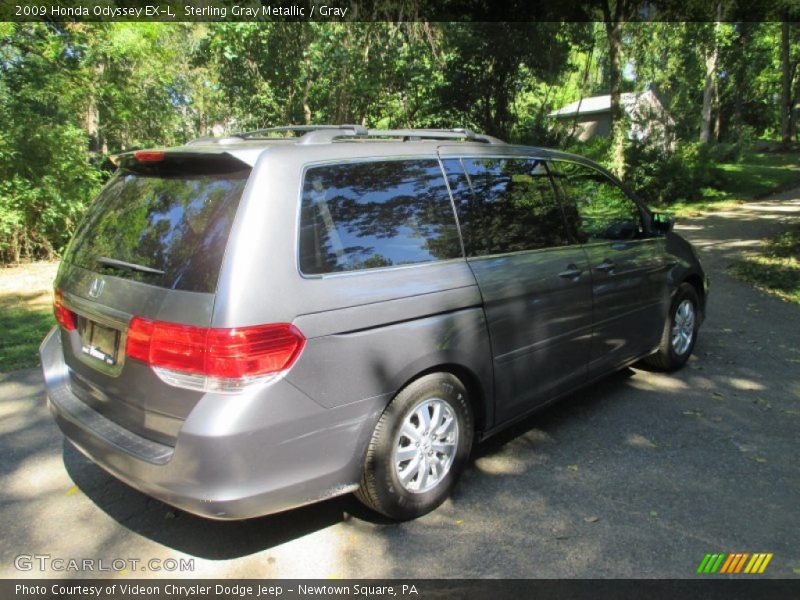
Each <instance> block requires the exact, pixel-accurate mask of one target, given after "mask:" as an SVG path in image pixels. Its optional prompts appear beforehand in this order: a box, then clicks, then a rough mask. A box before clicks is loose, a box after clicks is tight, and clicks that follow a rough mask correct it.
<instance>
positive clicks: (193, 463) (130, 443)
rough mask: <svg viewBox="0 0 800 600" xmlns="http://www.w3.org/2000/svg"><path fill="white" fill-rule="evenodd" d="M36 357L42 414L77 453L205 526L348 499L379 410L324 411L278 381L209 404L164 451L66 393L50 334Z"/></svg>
mask: <svg viewBox="0 0 800 600" xmlns="http://www.w3.org/2000/svg"><path fill="white" fill-rule="evenodd" d="M40 353H41V359H42V368H43V371H44V375H45V383H46V387H47V396H48V405H49V407H50V410H51V412H52V414H53V416H54V418H55V421H56V423H57V424H58V426H59V427H60V428H61V430H62V431H63V432H64V434H65V435H66V437H67V438H68V439H69V440H70V442H72V444H73V445H74V446H75V447H77V448H78V450H80V451H81V452H82V453H83V454H84V455H86V456H87V457H88V458H89V459H90V460H92V461H93V462H94V463H95V464H97V465H99V466H100V467H102V468H103V469H105V470H106V471H108V472H109V473H111V474H112V475H114V476H115V477H117V478H118V479H120V480H122V481H123V482H125V483H127V484H128V485H130V486H131V487H133V488H135V489H137V490H139V491H141V492H143V493H145V494H148V495H150V496H153V497H155V498H158V499H159V500H162V501H164V502H166V503H168V504H171V505H173V506H176V507H179V508H181V509H183V510H186V511H187V512H190V513H193V514H196V515H200V516H203V517H208V518H213V519H224V520H227V519H247V518H251V517H258V516H262V515H266V514H270V513H275V512H280V511H283V510H287V509H290V508H294V507H297V506H301V505H304V504H309V503H312V502H316V501H318V500H322V499H325V498H330V497H333V496H337V495H340V494H344V493H347V492H349V491H352V490H353V489H355V488H356V487H357V485H358V481H359V479H360V474H361V466H362V464H363V458H364V452H365V451H366V446H367V443H368V441H369V438H370V436H371V433H372V430H373V429H374V426H375V423H377V420H378V418H379V417H380V413H381V412H382V410H383V408H384V406H385V402H386V398H383V397H378V398H371V399H368V400H364V401H360V402H355V403H353V404H349V405H345V406H342V407H337V408H334V409H328V408H324V407H322V406H320V405H318V404H317V403H315V402H313V401H312V400H311V399H310V398H308V396H306V395H305V394H303V393H302V392H300V391H299V390H298V389H297V388H295V387H294V386H292V385H291V384H290V383H288V382H287V381H286V380H284V379H281V380H278V381H275V382H274V383H272V384H271V385H269V386H267V387H265V388H261V389H259V390H254V391H253V392H252V393H247V394H244V395H216V394H207V395H206V396H205V397H204V398H203V399H202V400H201V401H200V402H199V403H198V404H197V405H196V406H195V408H194V409H193V410H192V412H191V414H190V415H189V417H188V418H187V419H186V421H185V422H184V424H183V426H182V427H181V430H180V432H179V434H178V437H177V441H176V443H175V446H174V447H171V446H166V445H163V444H160V443H157V442H154V441H152V440H149V439H147V438H144V437H142V436H139V435H137V434H135V433H133V432H131V431H128V430H127V429H124V428H123V427H121V426H120V425H118V424H117V423H115V422H114V421H111V420H109V419H107V418H106V417H104V416H103V415H101V414H100V413H98V412H97V411H95V410H94V409H92V408H90V407H89V406H87V405H86V404H84V403H83V402H81V400H80V399H78V398H77V397H76V396H75V395H74V394H73V393H72V392H71V390H70V388H69V384H68V373H67V366H66V364H65V363H64V360H63V354H62V349H61V336H60V331H59V329H58V328H57V327H56V328H55V329H53V331H51V332H50V334H48V336H47V338H45V341H44V342H43V343H42V347H41V350H40Z"/></svg>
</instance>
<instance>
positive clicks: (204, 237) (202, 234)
mask: <svg viewBox="0 0 800 600" xmlns="http://www.w3.org/2000/svg"><path fill="white" fill-rule="evenodd" d="M249 173H250V171H249V169H245V170H241V171H236V172H232V173H230V172H229V173H223V174H218V175H211V174H196V173H191V174H183V175H181V174H169V175H154V174H143V173H134V172H132V171H128V170H125V169H122V170H120V171H118V172H117V174H116V175H115V176H114V177H113V178H112V179H111V181H110V182H109V183H108V184H107V185H106V187H105V188H104V189H103V191H102V192H101V193H100V195H99V196H98V198H97V200H96V201H95V202H94V204H93V205H92V206H91V208H90V209H89V212H88V214H87V215H86V218H85V219H84V221H83V223H82V224H81V226H80V227H79V228H78V231H77V233H76V234H75V238H74V240H73V242H72V244H71V246H70V249H69V251H68V253H67V256H66V257H65V260H67V261H68V262H71V263H73V264H75V265H78V266H80V267H84V268H86V269H90V270H92V271H99V270H103V271H106V272H108V273H110V274H113V275H116V276H118V277H124V278H126V279H134V280H137V281H142V282H144V283H149V284H152V285H158V286H162V287H167V288H172V289H180V290H189V291H195V292H213V291H214V289H215V288H216V285H217V278H218V276H219V270H220V266H221V264H222V255H223V252H224V250H225V244H226V242H227V239H228V234H229V232H230V228H231V224H232V222H233V217H234V215H235V213H236V208H237V206H238V204H239V199H240V198H241V195H242V190H243V189H244V186H245V182H246V181H247V176H248V175H249ZM100 257H104V258H110V259H114V260H118V261H125V262H129V263H134V264H136V265H141V266H143V267H149V268H150V269H157V270H159V271H163V272H164V273H163V275H162V274H157V273H156V274H154V273H143V272H141V271H136V270H126V269H119V268H109V267H104V266H102V265H100V264H98V262H97V259H98V258H100Z"/></svg>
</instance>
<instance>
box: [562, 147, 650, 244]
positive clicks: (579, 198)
mask: <svg viewBox="0 0 800 600" xmlns="http://www.w3.org/2000/svg"><path fill="white" fill-rule="evenodd" d="M554 176H555V178H556V180H557V181H559V182H560V185H561V186H562V188H563V190H564V193H565V195H566V196H567V197H568V199H569V202H567V204H566V205H565V212H566V214H567V221H568V223H569V226H570V228H571V229H572V231H573V232H574V234H575V236H576V238H577V239H578V241H579V242H581V243H587V242H599V241H604V240H617V241H618V240H630V239H634V238H637V237H641V236H642V234H643V228H642V215H641V212H640V210H639V206H638V205H637V204H636V202H634V201H633V200H632V199H631V198H629V197H628V196H627V195H626V194H625V192H624V191H623V189H622V188H621V187H619V185H617V184H616V183H615V182H614V181H612V180H611V179H609V178H608V176H607V175H605V174H604V173H602V172H600V171H598V170H596V169H593V168H591V167H587V166H585V165H581V164H578V163H573V162H568V161H558V162H555V163H554Z"/></svg>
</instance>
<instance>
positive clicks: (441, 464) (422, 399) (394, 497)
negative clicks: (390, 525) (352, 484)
mask: <svg viewBox="0 0 800 600" xmlns="http://www.w3.org/2000/svg"><path fill="white" fill-rule="evenodd" d="M473 430H474V424H473V417H472V410H471V408H470V404H469V400H468V398H467V391H466V389H465V388H464V385H463V384H462V383H461V381H459V379H458V378H457V377H455V376H454V375H452V374H450V373H433V374H430V375H426V376H424V377H421V378H420V379H418V380H416V381H414V382H412V383H411V384H409V385H408V386H407V387H405V388H404V389H403V390H401V391H400V392H399V393H398V394H397V396H395V398H394V399H393V400H392V402H391V403H390V404H389V406H387V407H386V410H385V411H384V413H383V415H381V418H380V420H379V421H378V424H377V425H376V427H375V431H374V433H373V435H372V440H371V441H370V445H369V448H368V450H367V457H366V461H365V464H364V472H363V476H362V480H361V487H360V488H359V489H358V491H357V492H356V497H357V498H358V499H359V500H361V501H362V502H363V503H364V504H366V505H367V506H369V507H370V508H372V509H373V510H375V511H377V512H379V513H381V514H384V515H386V516H387V517H391V518H393V519H398V520H406V519H413V518H415V517H419V516H421V515H424V514H425V513H428V512H430V511H432V510H433V509H434V508H436V507H437V506H439V505H440V504H441V503H442V502H444V500H445V499H446V498H447V496H448V495H449V494H450V491H451V489H452V488H453V486H454V485H455V483H456V481H457V480H458V478H459V476H460V475H461V472H462V471H463V469H464V465H465V464H466V461H467V458H468V457H469V453H470V450H471V449H472V439H473Z"/></svg>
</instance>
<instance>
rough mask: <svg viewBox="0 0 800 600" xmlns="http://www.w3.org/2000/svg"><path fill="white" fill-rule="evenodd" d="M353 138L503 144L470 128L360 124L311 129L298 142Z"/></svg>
mask: <svg viewBox="0 0 800 600" xmlns="http://www.w3.org/2000/svg"><path fill="white" fill-rule="evenodd" d="M342 138H353V139H359V138H360V139H364V138H402V140H403V141H404V142H408V141H413V140H423V139H425V140H449V139H465V140H467V141H470V142H482V143H485V144H505V142H504V141H503V140H500V139H498V138H495V137H492V136H489V135H483V134H478V133H475V132H474V131H472V130H471V129H464V128H456V129H365V128H364V127H361V126H360V125H341V126H339V127H328V126H326V127H322V128H319V129H312V130H311V131H309V132H308V133H306V134H305V135H303V136H302V137H300V139H299V140H298V142H297V143H298V144H304V145H305V144H325V143H330V142H333V141H334V140H337V139H342Z"/></svg>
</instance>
